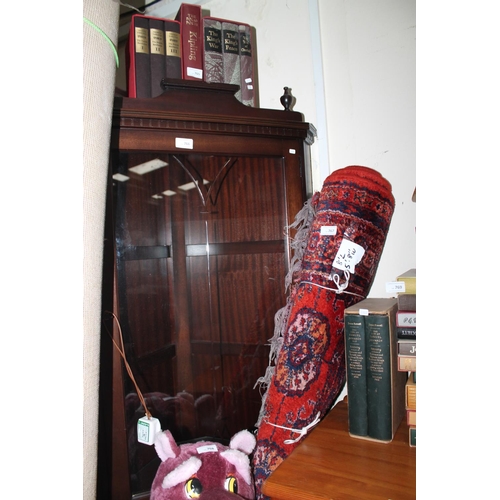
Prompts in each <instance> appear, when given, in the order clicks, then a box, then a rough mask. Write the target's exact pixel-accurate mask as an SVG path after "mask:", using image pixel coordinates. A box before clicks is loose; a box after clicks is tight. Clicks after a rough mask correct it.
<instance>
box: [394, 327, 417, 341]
mask: <svg viewBox="0 0 500 500" xmlns="http://www.w3.org/2000/svg"><path fill="white" fill-rule="evenodd" d="M396 332H397V336H398V339H402V340H417V327H416V326H413V327H406V326H397V327H396Z"/></svg>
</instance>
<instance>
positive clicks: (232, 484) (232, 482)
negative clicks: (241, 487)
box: [224, 476, 238, 494]
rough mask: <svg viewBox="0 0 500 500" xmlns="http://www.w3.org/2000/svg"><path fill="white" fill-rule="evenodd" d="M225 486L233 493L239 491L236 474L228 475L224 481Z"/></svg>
mask: <svg viewBox="0 0 500 500" xmlns="http://www.w3.org/2000/svg"><path fill="white" fill-rule="evenodd" d="M224 488H226V490H227V491H230V492H231V493H236V494H237V493H238V481H237V480H236V478H235V477H234V476H228V477H226V481H225V483H224Z"/></svg>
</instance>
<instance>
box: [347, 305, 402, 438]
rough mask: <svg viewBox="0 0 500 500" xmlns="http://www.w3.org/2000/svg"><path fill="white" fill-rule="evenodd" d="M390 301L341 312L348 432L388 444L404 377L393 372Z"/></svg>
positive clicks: (399, 412)
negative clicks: (342, 317)
mask: <svg viewBox="0 0 500 500" xmlns="http://www.w3.org/2000/svg"><path fill="white" fill-rule="evenodd" d="M397 312H398V302H397V299H396V298H394V297H393V298H368V299H364V300H362V301H361V302H358V303H357V304H355V305H354V306H351V307H348V308H347V309H346V310H345V311H344V335H345V356H346V375H347V400H348V403H347V407H348V423H349V434H350V435H351V436H352V437H355V438H362V439H369V440H372V441H379V442H390V441H392V439H393V438H394V434H395V433H396V430H397V428H398V427H399V425H400V423H401V421H402V420H403V418H404V416H405V383H406V381H407V373H405V372H402V371H400V370H399V369H398V339H397V332H396V314H397Z"/></svg>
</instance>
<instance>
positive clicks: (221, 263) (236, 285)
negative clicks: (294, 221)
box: [113, 152, 290, 493]
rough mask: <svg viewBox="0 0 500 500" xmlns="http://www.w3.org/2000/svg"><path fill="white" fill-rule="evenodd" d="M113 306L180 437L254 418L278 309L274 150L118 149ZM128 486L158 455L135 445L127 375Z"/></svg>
mask: <svg viewBox="0 0 500 500" xmlns="http://www.w3.org/2000/svg"><path fill="white" fill-rule="evenodd" d="M113 198H114V205H115V209H114V212H115V244H116V268H117V290H118V309H117V311H116V315H117V317H118V318H119V321H120V326H121V331H122V335H123V341H124V347H125V352H126V356H127V360H128V363H129V365H130V367H131V369H132V372H133V375H134V378H135V380H136V382H137V384H138V386H139V388H140V391H141V392H142V394H143V396H144V397H145V400H146V403H147V405H148V408H149V410H150V411H151V413H152V414H153V416H155V417H156V418H158V419H159V420H160V422H161V425H162V429H169V430H171V432H172V433H173V435H174V437H175V439H176V440H177V441H178V442H184V441H189V440H193V439H199V438H202V437H207V438H208V439H219V440H221V441H224V442H228V441H229V439H230V437H231V436H232V435H233V434H234V433H236V432H237V431H239V430H241V429H243V428H248V429H251V428H252V427H253V426H254V424H255V422H256V421H257V417H258V413H259V410H260V406H261V395H260V392H259V390H258V388H255V387H254V386H255V383H256V381H257V379H258V378H259V377H260V376H262V375H263V374H264V373H265V371H266V367H267V365H268V362H269V359H268V356H269V346H268V345H267V344H268V340H269V339H270V338H271V337H272V335H273V330H274V315H275V313H276V312H277V311H278V309H280V308H281V307H282V306H283V305H284V303H285V289H284V283H285V273H286V271H287V251H286V249H287V239H286V237H287V235H286V231H285V226H286V225H287V224H289V222H290V221H289V220H288V217H287V183H286V170H285V161H284V159H283V158H282V157H258V156H256V157H250V156H217V155H202V154H195V153H192V154H178V153H176V154H167V153H156V154H155V153H145V152H117V153H116V154H115V157H114V159H113ZM123 381H124V395H123V396H124V401H125V418H126V430H127V443H128V460H129V468H130V473H131V479H132V483H131V488H132V493H138V492H140V491H144V490H146V489H148V488H149V487H150V485H151V483H152V480H153V478H154V473H155V471H156V469H157V467H158V464H159V460H158V459H157V457H156V453H155V450H154V448H153V447H148V446H145V445H142V444H140V443H138V442H137V431H136V429H137V420H138V419H139V418H141V417H143V416H144V409H143V407H142V406H141V401H140V399H139V397H138V394H137V391H136V389H135V386H134V385H133V384H132V382H131V380H130V377H129V376H128V375H127V374H124V376H123Z"/></svg>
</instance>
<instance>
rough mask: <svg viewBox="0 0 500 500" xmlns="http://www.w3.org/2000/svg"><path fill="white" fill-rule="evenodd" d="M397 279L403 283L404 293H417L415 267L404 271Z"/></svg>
mask: <svg viewBox="0 0 500 500" xmlns="http://www.w3.org/2000/svg"><path fill="white" fill-rule="evenodd" d="M396 280H397V281H402V282H403V283H404V284H405V291H404V293H414V294H416V293H417V269H416V268H412V269H408V271H405V272H404V273H403V274H400V275H399V276H398V277H397V278H396Z"/></svg>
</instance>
